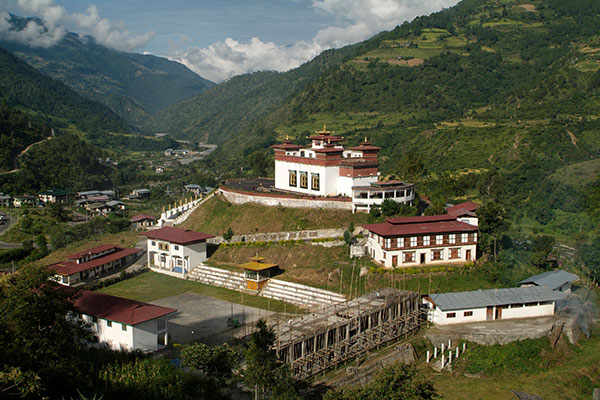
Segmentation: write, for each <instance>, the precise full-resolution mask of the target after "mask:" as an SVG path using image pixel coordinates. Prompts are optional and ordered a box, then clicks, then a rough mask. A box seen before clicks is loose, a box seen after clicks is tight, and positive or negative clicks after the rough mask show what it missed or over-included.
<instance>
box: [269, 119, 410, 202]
mask: <svg viewBox="0 0 600 400" xmlns="http://www.w3.org/2000/svg"><path fill="white" fill-rule="evenodd" d="M315 133H316V135H314V136H311V137H309V139H310V140H311V147H308V148H303V147H302V146H300V145H296V144H293V143H292V142H291V141H289V140H285V141H284V142H283V143H281V144H276V145H274V146H271V147H272V148H273V149H274V151H275V188H276V189H279V190H282V191H286V192H290V193H297V194H303V195H309V196H321V197H328V196H342V197H349V198H352V204H353V208H354V210H365V211H368V210H369V209H370V208H371V206H373V205H379V204H381V203H382V202H383V200H384V199H390V200H393V201H396V202H399V203H406V204H410V205H412V203H413V201H414V199H415V190H414V185H413V184H411V183H404V182H400V181H391V182H385V183H382V182H378V179H379V171H378V167H379V162H378V159H377V154H378V153H379V150H381V148H380V147H375V146H373V145H372V144H371V143H369V142H367V141H366V138H365V142H363V143H361V144H360V145H359V146H356V147H351V148H348V149H345V148H344V147H343V146H342V142H343V140H344V138H342V137H340V136H333V135H332V133H333V132H330V131H328V130H327V129H326V127H323V130H322V131H317V132H315Z"/></svg>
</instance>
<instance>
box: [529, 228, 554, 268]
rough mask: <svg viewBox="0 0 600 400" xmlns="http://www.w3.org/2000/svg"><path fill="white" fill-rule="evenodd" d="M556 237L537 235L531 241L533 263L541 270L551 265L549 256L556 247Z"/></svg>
mask: <svg viewBox="0 0 600 400" xmlns="http://www.w3.org/2000/svg"><path fill="white" fill-rule="evenodd" d="M555 242H556V239H555V238H554V236H548V235H539V236H535V237H534V238H533V240H532V241H531V251H532V254H531V263H532V264H533V265H534V266H535V267H537V268H538V269H541V270H546V269H549V268H550V267H551V264H550V263H549V262H548V256H549V255H550V253H552V250H553V249H554V243H555Z"/></svg>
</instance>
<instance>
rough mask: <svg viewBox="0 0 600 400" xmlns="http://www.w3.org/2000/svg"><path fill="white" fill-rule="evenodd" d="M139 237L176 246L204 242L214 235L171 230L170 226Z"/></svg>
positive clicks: (186, 230) (177, 229)
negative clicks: (175, 244)
mask: <svg viewBox="0 0 600 400" xmlns="http://www.w3.org/2000/svg"><path fill="white" fill-rule="evenodd" d="M140 236H147V237H148V238H149V239H158V240H165V241H167V242H171V243H178V244H189V243H197V242H204V241H205V240H206V239H210V238H214V237H215V236H214V235H210V234H208V233H202V232H196V231H191V230H189V229H181V228H173V227H170V226H165V227H164V228H160V229H153V230H151V231H148V232H144V233H140Z"/></svg>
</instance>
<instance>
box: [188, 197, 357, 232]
mask: <svg viewBox="0 0 600 400" xmlns="http://www.w3.org/2000/svg"><path fill="white" fill-rule="evenodd" d="M366 219H367V215H366V214H361V213H357V214H352V213H351V212H349V211H342V210H321V209H310V210H309V209H303V208H283V207H266V206H261V205H257V204H242V205H232V204H231V203H228V202H227V201H226V200H224V199H223V198H222V197H219V196H215V197H214V198H212V199H210V200H208V201H207V202H206V203H205V204H204V205H202V206H200V208H198V209H197V210H196V211H194V213H193V214H192V215H191V216H190V217H189V218H188V220H187V221H185V222H184V223H183V224H181V226H180V227H181V228H187V229H194V230H197V231H201V232H206V233H211V234H217V235H220V234H222V233H223V232H225V231H226V230H227V228H228V227H231V229H232V230H233V232H234V233H235V234H249V233H257V232H280V231H296V230H303V229H326V228H344V227H348V226H349V225H350V222H354V225H356V226H358V225H360V224H362V223H366Z"/></svg>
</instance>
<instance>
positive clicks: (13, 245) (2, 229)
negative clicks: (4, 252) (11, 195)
mask: <svg viewBox="0 0 600 400" xmlns="http://www.w3.org/2000/svg"><path fill="white" fill-rule="evenodd" d="M6 217H7V218H8V221H6V222H5V223H4V225H0V235H2V234H3V233H4V232H5V231H6V230H7V229H8V228H10V227H11V226H12V225H13V224H14V223H16V222H17V218H16V217H13V216H12V215H8V214H6ZM17 247H23V244H22V243H6V242H2V241H0V249H14V248H17Z"/></svg>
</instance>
